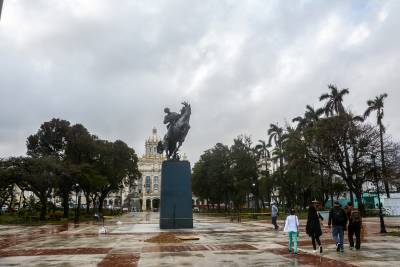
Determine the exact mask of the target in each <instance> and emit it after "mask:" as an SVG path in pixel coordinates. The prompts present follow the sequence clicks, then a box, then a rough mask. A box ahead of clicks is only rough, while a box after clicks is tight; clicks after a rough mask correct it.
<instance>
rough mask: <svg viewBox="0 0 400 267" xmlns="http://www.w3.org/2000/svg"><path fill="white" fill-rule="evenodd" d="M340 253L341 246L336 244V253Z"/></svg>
mask: <svg viewBox="0 0 400 267" xmlns="http://www.w3.org/2000/svg"><path fill="white" fill-rule="evenodd" d="M339 251H340V245H339V244H336V252H339Z"/></svg>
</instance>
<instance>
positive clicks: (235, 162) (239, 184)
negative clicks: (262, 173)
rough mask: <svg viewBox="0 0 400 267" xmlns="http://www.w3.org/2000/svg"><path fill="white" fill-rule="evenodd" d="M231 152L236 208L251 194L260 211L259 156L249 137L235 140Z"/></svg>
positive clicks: (242, 136)
mask: <svg viewBox="0 0 400 267" xmlns="http://www.w3.org/2000/svg"><path fill="white" fill-rule="evenodd" d="M230 151H231V160H232V166H231V173H232V179H233V185H234V186H233V188H234V194H233V195H234V197H233V201H234V202H235V206H236V208H238V209H240V203H242V201H243V200H244V199H245V197H246V195H248V194H249V192H251V193H252V194H253V196H254V201H255V208H256V210H257V211H258V209H259V196H258V195H259V194H258V193H259V192H258V191H259V190H258V188H259V183H258V166H257V156H256V154H255V151H254V148H253V147H252V141H251V138H250V137H249V136H244V135H240V136H238V137H237V138H235V139H234V140H233V145H232V146H231V148H230Z"/></svg>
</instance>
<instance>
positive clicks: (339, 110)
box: [319, 84, 349, 116]
mask: <svg viewBox="0 0 400 267" xmlns="http://www.w3.org/2000/svg"><path fill="white" fill-rule="evenodd" d="M328 88H329V89H330V90H331V91H330V92H329V93H326V94H323V95H321V96H320V98H319V101H324V100H326V103H325V106H324V111H325V114H326V116H329V115H334V114H336V115H340V114H343V113H345V112H346V111H345V108H344V106H343V96H345V95H347V94H348V93H349V89H342V90H340V91H339V90H338V88H337V87H336V85H333V84H330V85H328Z"/></svg>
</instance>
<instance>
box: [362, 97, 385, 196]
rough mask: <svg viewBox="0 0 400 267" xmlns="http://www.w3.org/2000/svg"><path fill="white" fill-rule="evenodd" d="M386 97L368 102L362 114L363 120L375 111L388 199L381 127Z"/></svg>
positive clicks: (383, 129) (382, 127) (383, 130)
mask: <svg viewBox="0 0 400 267" xmlns="http://www.w3.org/2000/svg"><path fill="white" fill-rule="evenodd" d="M387 96H388V95H387V94H386V93H384V94H381V95H379V96H377V97H375V99H374V100H368V101H367V105H368V108H367V110H366V111H365V113H364V118H366V117H368V116H369V115H370V114H371V113H372V112H374V111H376V123H377V125H378V127H379V138H380V145H381V151H380V152H381V162H382V175H383V177H384V184H385V191H386V195H387V197H388V198H390V189H389V182H388V180H387V175H386V164H385V152H384V148H383V147H384V144H383V134H384V133H385V126H384V125H383V122H382V120H383V115H384V113H383V107H384V103H383V100H384V99H385V98H386V97H387Z"/></svg>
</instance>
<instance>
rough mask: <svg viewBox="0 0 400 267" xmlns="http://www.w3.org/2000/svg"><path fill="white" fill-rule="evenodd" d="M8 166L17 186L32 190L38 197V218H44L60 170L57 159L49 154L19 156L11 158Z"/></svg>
mask: <svg viewBox="0 0 400 267" xmlns="http://www.w3.org/2000/svg"><path fill="white" fill-rule="evenodd" d="M9 166H10V167H9V168H10V170H11V171H12V172H13V175H14V177H15V179H16V181H17V184H18V186H19V187H20V188H21V189H23V190H27V191H31V192H33V193H34V194H35V195H36V196H37V197H38V199H39V201H40V205H41V209H40V219H41V220H44V219H45V218H46V214H47V201H48V198H50V196H51V193H52V191H53V188H54V185H55V183H56V180H57V177H58V173H59V172H60V165H59V164H58V161H57V160H56V159H55V158H54V157H51V156H46V157H40V158H30V157H20V158H11V159H10V165H9Z"/></svg>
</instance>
